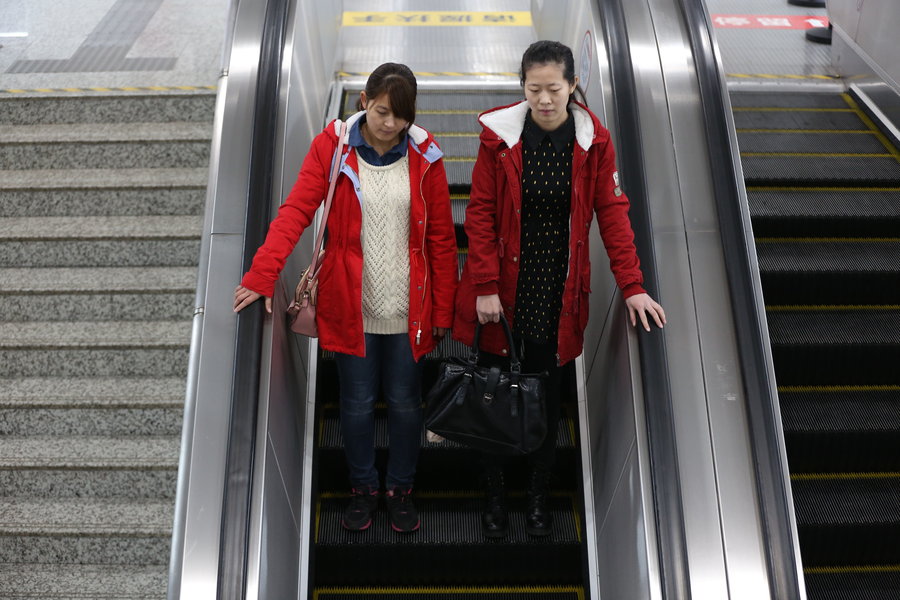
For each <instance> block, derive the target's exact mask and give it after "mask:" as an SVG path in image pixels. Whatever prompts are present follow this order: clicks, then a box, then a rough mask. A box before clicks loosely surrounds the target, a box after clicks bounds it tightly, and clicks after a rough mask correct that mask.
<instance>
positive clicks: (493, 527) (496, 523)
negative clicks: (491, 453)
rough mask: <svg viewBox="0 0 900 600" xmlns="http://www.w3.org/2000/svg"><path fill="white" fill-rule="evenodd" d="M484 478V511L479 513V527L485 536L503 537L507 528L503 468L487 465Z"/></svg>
mask: <svg viewBox="0 0 900 600" xmlns="http://www.w3.org/2000/svg"><path fill="white" fill-rule="evenodd" d="M485 480H486V481H485V497H484V501H485V502H484V512H483V513H481V529H482V531H483V532H484V535H485V536H486V537H492V538H496V537H503V536H505V535H506V532H507V530H508V528H509V520H508V519H507V515H506V485H505V483H504V481H503V469H501V468H500V467H488V468H487V469H486V470H485Z"/></svg>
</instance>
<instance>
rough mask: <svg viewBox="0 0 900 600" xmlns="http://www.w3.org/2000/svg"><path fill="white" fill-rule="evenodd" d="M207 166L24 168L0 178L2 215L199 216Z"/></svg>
mask: <svg viewBox="0 0 900 600" xmlns="http://www.w3.org/2000/svg"><path fill="white" fill-rule="evenodd" d="M208 178H209V172H208V169H207V168H205V167H204V168H184V169H175V168H173V169H143V168H141V169H22V170H13V171H5V172H4V173H3V177H0V198H2V200H0V217H29V216H30V217H38V216H88V215H132V216H138V215H197V214H200V213H201V212H202V210H203V202H204V200H205V198H206V184H207V180H208Z"/></svg>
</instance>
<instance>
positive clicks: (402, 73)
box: [356, 62, 417, 124]
mask: <svg viewBox="0 0 900 600" xmlns="http://www.w3.org/2000/svg"><path fill="white" fill-rule="evenodd" d="M416 91H417V86H416V76H415V75H413V72H412V71H411V70H410V69H409V67H407V66H406V65H402V64H400V63H390V62H389V63H384V64H383V65H379V66H378V67H377V68H376V69H375V70H374V71H372V73H371V75H369V79H368V80H366V98H367V99H369V100H374V99H375V98H378V97H379V96H381V95H382V94H385V93H386V94H387V95H388V100H389V101H390V103H391V111H392V112H393V113H394V115H395V116H397V117H399V118H401V119H403V120H404V121H406V122H408V123H409V124H412V123H413V122H414V121H415V120H416ZM356 108H357V110H365V108H366V107H365V106H363V104H362V99H361V98H360V100H359V101H357V103H356Z"/></svg>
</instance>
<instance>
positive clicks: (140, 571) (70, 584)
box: [0, 564, 168, 600]
mask: <svg viewBox="0 0 900 600" xmlns="http://www.w3.org/2000/svg"><path fill="white" fill-rule="evenodd" d="M167 582H168V569H167V568H166V567H165V566H163V565H156V566H150V567H145V566H140V565H124V566H119V565H46V564H33V565H21V564H18V565H17V564H6V565H0V590H5V591H4V593H3V598H5V599H8V600H10V599H11V600H34V599H35V598H44V599H46V600H56V599H60V600H61V599H63V598H65V599H66V600H71V599H72V598H92V599H95V600H101V599H102V600H105V599H109V600H113V599H117V600H165V598H166V584H167Z"/></svg>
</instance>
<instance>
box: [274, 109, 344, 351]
mask: <svg viewBox="0 0 900 600" xmlns="http://www.w3.org/2000/svg"><path fill="white" fill-rule="evenodd" d="M346 134H347V124H346V123H341V133H340V135H339V136H338V145H337V148H336V149H335V151H334V158H332V160H331V174H330V175H329V183H328V195H327V196H326V197H325V208H324V209H323V210H322V222H321V223H320V224H319V232H318V234H317V235H316V245H315V247H314V248H313V254H312V262H311V263H310V265H309V267H307V269H306V270H305V271H303V275H301V276H300V283H298V284H297V289H296V290H295V291H294V301H293V302H291V305H290V306H288V309H287V314H288V319H289V321H290V323H291V331H293V332H294V333H299V334H301V335H306V336H309V337H318V336H319V328H318V326H317V325H316V301H317V298H318V293H319V270H320V269H321V268H322V258H323V257H324V256H325V251H324V250H322V240H323V238H324V236H325V225H326V224H327V223H328V213H329V212H330V211H331V201H332V200H333V199H334V187H335V183H336V182H337V178H338V173H339V171H340V167H341V155H342V154H343V152H344V138H345V136H346Z"/></svg>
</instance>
